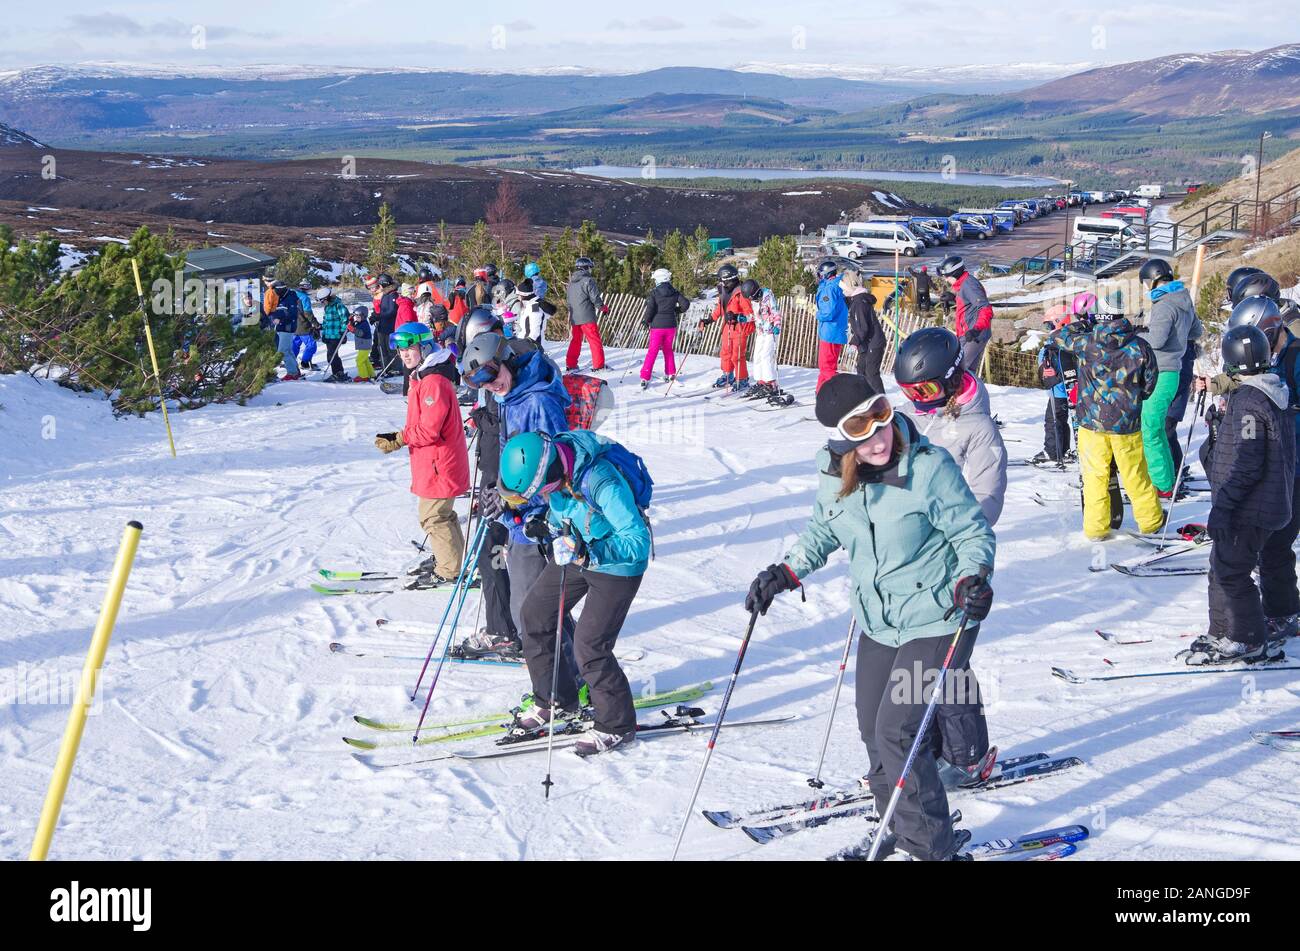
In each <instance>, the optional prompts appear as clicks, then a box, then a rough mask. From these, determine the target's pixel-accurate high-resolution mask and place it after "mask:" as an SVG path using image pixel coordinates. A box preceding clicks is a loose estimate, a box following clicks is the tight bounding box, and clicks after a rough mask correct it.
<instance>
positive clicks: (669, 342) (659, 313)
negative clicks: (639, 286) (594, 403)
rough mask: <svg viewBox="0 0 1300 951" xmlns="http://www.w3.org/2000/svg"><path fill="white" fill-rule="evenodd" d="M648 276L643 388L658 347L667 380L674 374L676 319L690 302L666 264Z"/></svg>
mask: <svg viewBox="0 0 1300 951" xmlns="http://www.w3.org/2000/svg"><path fill="white" fill-rule="evenodd" d="M650 280H651V281H652V282H654V290H652V291H651V292H650V293H649V294H648V295H647V296H646V299H645V316H644V317H643V318H642V319H641V325H642V326H643V327H645V328H646V330H648V331H649V332H650V336H649V338H648V339H647V341H646V352H645V362H644V363H642V364H641V389H643V390H644V389H645V388H646V387H647V386H649V385H650V376H651V374H652V373H653V372H654V368H655V358H656V357H657V356H658V355H659V352H660V351H661V350H662V351H663V355H664V375H665V376H667V377H668V381H669V382H670V383H671V382H672V381H673V380H674V379H676V378H677V357H676V355H675V354H674V353H673V340H674V339H675V338H676V336H677V322H678V320H680V319H681V316H682V314H684V313H686V311H687V310H688V309H690V306H691V302H690V301H688V300H687V299H686V295H685V294H683V293H682V292H681V291H679V290H678V289H677V288H675V287H673V273H672V271H670V270H668V269H667V268H666V267H661V268H657V269H656V270H655V271H654V273H653V274H651V275H650Z"/></svg>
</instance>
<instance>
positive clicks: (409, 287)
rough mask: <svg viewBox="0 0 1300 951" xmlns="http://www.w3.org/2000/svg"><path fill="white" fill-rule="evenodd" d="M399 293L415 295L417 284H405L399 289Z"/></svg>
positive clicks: (406, 295) (405, 295)
mask: <svg viewBox="0 0 1300 951" xmlns="http://www.w3.org/2000/svg"><path fill="white" fill-rule="evenodd" d="M398 293H399V294H401V295H402V296H403V297H414V296H415V285H414V284H403V285H402V286H401V287H400V288H399V289H398Z"/></svg>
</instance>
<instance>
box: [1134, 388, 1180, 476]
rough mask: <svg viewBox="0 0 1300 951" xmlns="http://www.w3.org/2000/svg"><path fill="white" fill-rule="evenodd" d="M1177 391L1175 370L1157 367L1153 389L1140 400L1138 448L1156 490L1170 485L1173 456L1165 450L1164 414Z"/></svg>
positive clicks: (1172, 473) (1166, 437)
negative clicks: (1156, 377) (1140, 449)
mask: <svg viewBox="0 0 1300 951" xmlns="http://www.w3.org/2000/svg"><path fill="white" fill-rule="evenodd" d="M1177 393H1178V371H1177V370H1161V371H1160V376H1159V378H1158V379H1157V380H1156V391H1155V392H1154V393H1152V394H1151V397H1150V398H1149V399H1148V400H1147V401H1146V402H1145V403H1143V404H1142V452H1143V454H1144V455H1145V456H1146V458H1147V474H1148V475H1150V476H1151V484H1152V485H1154V486H1155V487H1156V489H1157V491H1160V492H1169V491H1171V490H1172V489H1173V487H1174V458H1173V455H1172V453H1170V451H1169V434H1168V433H1167V432H1166V431H1165V417H1166V416H1167V415H1168V414H1169V404H1170V403H1172V402H1173V401H1174V396H1175V395H1176V394H1177Z"/></svg>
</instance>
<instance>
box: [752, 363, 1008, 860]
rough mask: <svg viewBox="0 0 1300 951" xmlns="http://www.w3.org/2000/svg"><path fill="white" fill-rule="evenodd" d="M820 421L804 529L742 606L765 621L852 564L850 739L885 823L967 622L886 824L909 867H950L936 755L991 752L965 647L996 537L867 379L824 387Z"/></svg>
mask: <svg viewBox="0 0 1300 951" xmlns="http://www.w3.org/2000/svg"><path fill="white" fill-rule="evenodd" d="M817 418H818V420H819V421H820V422H821V423H822V425H823V426H827V427H828V428H832V429H834V430H835V431H836V432H835V434H834V436H833V437H832V438H831V440H830V441H829V442H828V443H827V445H826V447H825V448H823V449H822V450H821V451H820V452H819V453H818V456H817V471H818V472H819V473H820V476H819V483H818V488H817V497H816V501H815V503H814V506H813V514H812V518H811V519H810V520H809V521H808V524H807V525H806V526H805V528H804V530H803V533H802V534H801V535H800V536H799V538H798V540H797V541H796V542H795V543H794V545H793V546H792V547H791V548H790V550H789V552H788V553H787V554H786V557H785V560H784V562H783V563H782V564H777V565H770V566H768V568H766V569H765V570H764V571H762V572H761V573H760V574H759V575H758V577H757V578H755V579H754V583H753V584H752V585H751V587H750V589H749V596H748V597H747V598H746V600H745V607H746V609H748V610H750V611H755V610H757V611H759V612H761V613H766V612H767V609H768V607H770V606H771V604H772V600H773V598H775V596H776V595H777V594H778V593H779V592H781V591H789V590H794V589H795V588H798V587H800V584H801V579H803V578H805V577H806V576H808V575H809V574H811V573H812V572H814V571H816V570H817V569H818V568H820V567H822V566H823V565H824V564H826V562H827V560H828V559H829V558H830V556H831V555H832V554H833V553H834V552H836V551H837V550H839V549H841V548H843V549H844V550H845V551H847V552H848V556H849V576H850V578H851V580H852V594H851V598H852V602H853V605H852V606H853V613H854V617H855V618H856V620H857V625H858V628H859V629H860V630H861V631H862V635H863V636H862V637H861V639H860V640H859V643H858V659H857V673H856V681H857V709H858V728H859V731H860V732H861V735H862V741H863V743H864V744H866V747H867V756H868V758H869V760H870V762H871V771H870V772H869V773H868V774H867V780H868V782H869V783H870V786H871V792H872V794H873V796H874V797H875V799H876V802H878V803H880V804H881V805H880V810H881V811H883V810H884V804H885V803H886V802H888V801H889V797H890V795H891V793H892V791H893V788H894V786H895V785H896V784H897V782H898V778H899V774H900V773H901V772H902V768H903V763H904V761H905V760H906V758H907V754H908V751H909V750H910V749H911V746H912V742H913V740H914V739H915V737H916V731H917V730H918V729H919V728H920V724H921V719H922V717H923V715H924V713H925V707H926V705H927V703H928V702H929V700H930V690H931V686H932V684H933V683H934V679H935V677H936V675H937V673H938V670H939V668H940V667H941V666H942V663H943V658H944V656H945V655H946V653H947V651H948V647H949V644H950V643H951V641H952V637H953V634H954V632H955V631H956V629H957V626H958V619H957V618H956V616H955V615H956V614H957V613H958V612H965V614H966V616H967V618H968V624H967V628H966V630H967V634H965V635H963V639H962V642H960V643H959V644H958V648H957V651H956V653H955V654H954V656H953V661H952V664H951V666H950V668H949V675H948V686H947V687H945V698H944V700H945V702H944V707H945V715H944V716H943V717H941V718H939V721H938V722H940V723H941V724H942V726H941V728H936V727H932V730H933V733H934V735H933V737H927V741H926V742H928V743H929V744H930V749H931V750H932V753H933V755H920V756H918V757H917V758H916V760H915V762H914V763H913V766H912V773H911V775H910V776H909V777H908V780H907V784H906V785H905V786H904V788H903V792H902V796H901V798H900V800H899V804H898V808H897V811H896V812H895V814H894V821H893V832H894V834H895V835H896V836H897V847H898V848H899V849H902V850H905V851H906V852H907V853H908V854H910V855H912V856H913V857H915V858H921V859H940V860H942V859H949V858H952V857H953V855H954V854H955V853H956V851H957V846H958V841H959V840H958V839H957V838H956V837H955V836H954V833H953V828H952V823H951V821H950V819H949V814H948V799H947V794H946V793H945V792H944V786H943V783H942V781H941V780H940V777H939V770H938V765H937V761H936V756H937V755H938V754H939V753H940V751H941V749H942V750H943V752H945V753H946V754H948V755H950V756H953V757H954V761H955V762H956V764H957V765H959V766H964V765H966V764H967V762H973V763H974V762H980V761H981V759H982V758H983V756H984V753H985V752H986V749H979V748H974V747H979V746H980V744H981V743H982V745H983V746H984V747H985V748H987V745H988V732H987V729H986V728H984V725H983V707H982V704H981V703H980V699H979V689H978V684H977V683H975V681H974V678H973V675H971V674H970V673H969V671H968V669H967V663H968V661H969V659H970V650H969V646H967V647H966V648H965V649H963V644H964V645H970V644H973V643H974V637H973V636H972V635H973V634H974V629H975V628H977V627H978V625H979V622H980V621H982V620H983V619H984V618H985V617H987V616H988V612H989V608H990V606H991V604H992V600H993V591H992V589H991V588H990V587H989V585H988V581H987V580H986V579H987V578H988V576H989V575H990V574H991V573H992V569H993V556H994V550H995V541H994V537H993V530H992V529H991V528H989V524H988V521H987V520H986V519H985V517H984V513H983V512H982V511H981V510H980V506H979V503H978V502H976V501H975V497H974V496H973V495H972V494H971V491H970V488H969V487H968V486H967V485H966V480H965V479H964V478H963V477H962V473H961V469H960V467H958V465H957V463H956V462H954V461H953V459H952V457H951V456H950V455H948V453H947V452H946V451H945V450H943V449H940V448H939V447H937V446H932V445H931V444H930V442H929V441H928V440H927V439H926V438H925V437H924V436H921V435H920V434H919V433H918V432H917V430H916V427H915V426H914V425H913V424H912V423H911V421H910V420H908V419H906V418H904V417H903V416H901V415H895V414H894V412H893V408H892V407H891V406H890V405H889V402H888V399H887V398H886V397H885V396H884V394H880V393H876V392H875V391H874V390H873V389H872V387H871V386H870V384H868V383H867V381H866V380H865V379H863V378H862V377H860V376H858V375H857V374H850V373H840V374H837V375H835V376H834V377H832V378H831V379H830V380H828V381H827V382H826V384H825V385H824V386H823V387H822V388H821V391H820V392H819V393H818V394H817ZM918 673H920V674H921V682H919V683H918V682H916V677H917V674H918ZM952 687H956V688H957V691H956V692H955V693H954V692H953V691H952V690H951V689H950V688H952ZM940 733H942V734H943V735H942V736H940ZM981 734H982V738H981ZM951 737H959V738H960V739H959V741H958V742H960V744H961V746H962V749H960V750H952V749H951V748H950V746H951V744H950V742H949V740H950V738H951Z"/></svg>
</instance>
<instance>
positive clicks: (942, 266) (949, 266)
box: [939, 254, 966, 277]
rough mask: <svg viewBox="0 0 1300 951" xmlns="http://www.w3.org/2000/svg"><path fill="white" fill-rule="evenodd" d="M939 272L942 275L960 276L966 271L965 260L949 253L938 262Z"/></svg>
mask: <svg viewBox="0 0 1300 951" xmlns="http://www.w3.org/2000/svg"><path fill="white" fill-rule="evenodd" d="M939 273H940V274H942V275H943V276H944V277H961V276H962V275H963V274H965V273H966V262H965V261H963V260H962V259H961V258H960V257H959V256H957V255H955V254H950V255H948V256H947V257H946V258H944V259H943V260H942V261H940V262H939Z"/></svg>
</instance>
